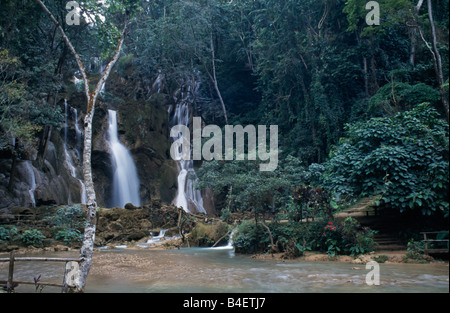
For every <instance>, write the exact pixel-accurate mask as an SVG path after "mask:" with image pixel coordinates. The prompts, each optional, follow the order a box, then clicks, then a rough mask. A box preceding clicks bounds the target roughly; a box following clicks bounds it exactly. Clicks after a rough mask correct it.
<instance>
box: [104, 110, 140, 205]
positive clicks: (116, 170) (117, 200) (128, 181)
mask: <svg viewBox="0 0 450 313" xmlns="http://www.w3.org/2000/svg"><path fill="white" fill-rule="evenodd" d="M108 122H109V129H108V134H109V143H110V146H111V162H112V167H113V177H114V178H113V195H112V199H111V204H112V206H113V207H121V208H123V207H125V205H126V204H127V203H131V204H133V205H135V206H140V205H141V199H140V195H139V187H140V182H139V178H138V175H137V169H136V166H135V164H134V160H133V158H132V156H131V153H130V152H129V151H128V149H127V148H126V147H125V146H124V145H123V144H122V143H121V142H120V141H119V132H118V127H117V112H116V111H112V110H109V114H108Z"/></svg>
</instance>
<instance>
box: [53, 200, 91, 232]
mask: <svg viewBox="0 0 450 313" xmlns="http://www.w3.org/2000/svg"><path fill="white" fill-rule="evenodd" d="M48 219H49V220H50V222H51V223H52V224H53V226H56V227H64V228H68V229H74V228H80V227H84V218H83V209H82V207H81V206H79V205H75V206H63V207H62V208H60V209H59V210H58V211H56V213H55V214H54V215H53V216H51V217H48Z"/></svg>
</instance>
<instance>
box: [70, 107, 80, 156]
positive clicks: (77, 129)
mask: <svg viewBox="0 0 450 313" xmlns="http://www.w3.org/2000/svg"><path fill="white" fill-rule="evenodd" d="M72 114H73V124H74V125H75V134H76V140H77V141H76V150H77V154H78V158H79V159H80V160H81V156H82V154H81V151H82V150H83V147H82V144H83V143H82V137H83V132H82V131H81V129H80V127H79V126H78V110H77V109H75V108H72Z"/></svg>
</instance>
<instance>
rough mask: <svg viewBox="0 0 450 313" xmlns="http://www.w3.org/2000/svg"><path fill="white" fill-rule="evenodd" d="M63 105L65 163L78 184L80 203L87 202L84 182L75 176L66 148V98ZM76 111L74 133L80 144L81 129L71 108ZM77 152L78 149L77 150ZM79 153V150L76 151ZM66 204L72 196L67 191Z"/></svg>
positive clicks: (67, 125)
mask: <svg viewBox="0 0 450 313" xmlns="http://www.w3.org/2000/svg"><path fill="white" fill-rule="evenodd" d="M64 105H65V110H64V112H65V124H64V155H65V165H66V168H67V170H68V171H69V172H70V175H71V176H72V177H73V178H75V179H76V180H77V181H78V183H79V184H80V202H81V204H86V203H87V195H86V185H85V184H84V182H83V180H81V179H79V178H78V176H77V170H76V168H75V166H74V165H73V160H72V157H71V155H70V153H69V150H68V149H67V131H68V128H69V124H68V103H67V99H66V100H64ZM73 110H74V111H75V113H76V115H75V116H76V118H75V121H74V122H75V130H76V134H77V145H78V140H79V141H80V145H81V131H80V130H79V128H78V113H77V110H76V109H73ZM78 134H80V138H79V139H78ZM77 152H78V151H77ZM78 153H79V152H78ZM67 202H68V204H71V203H72V198H71V195H70V192H69V196H68V199H67Z"/></svg>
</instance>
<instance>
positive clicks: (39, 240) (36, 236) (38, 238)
mask: <svg viewBox="0 0 450 313" xmlns="http://www.w3.org/2000/svg"><path fill="white" fill-rule="evenodd" d="M19 238H20V240H21V241H22V242H23V243H24V244H25V245H27V246H41V245H42V244H43V240H44V239H45V238H46V237H45V236H44V235H43V234H42V233H41V232H40V231H39V230H37V229H29V230H26V231H24V232H23V234H21V235H20V237H19Z"/></svg>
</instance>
